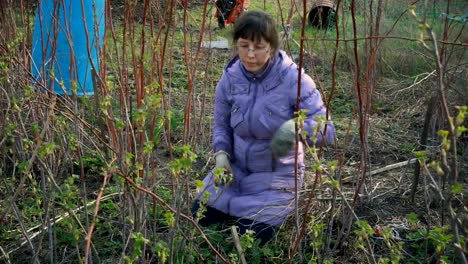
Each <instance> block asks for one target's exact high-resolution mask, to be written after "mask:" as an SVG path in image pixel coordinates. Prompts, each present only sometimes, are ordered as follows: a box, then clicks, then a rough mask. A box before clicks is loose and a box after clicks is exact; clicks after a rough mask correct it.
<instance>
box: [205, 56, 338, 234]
mask: <svg viewBox="0 0 468 264" xmlns="http://www.w3.org/2000/svg"><path fill="white" fill-rule="evenodd" d="M297 69H298V67H297V65H296V64H295V63H294V62H293V61H292V60H291V59H290V58H289V57H288V56H287V55H286V53H285V52H283V51H279V52H278V53H277V55H276V56H275V57H274V59H273V60H270V62H269V64H268V66H267V67H266V69H265V70H264V71H263V72H262V73H260V74H256V75H254V74H252V73H250V72H247V71H246V70H245V69H244V67H243V66H242V64H241V63H240V60H239V58H238V57H236V58H234V59H233V60H232V61H231V62H230V63H229V64H228V65H227V67H226V69H225V71H224V73H223V76H222V77H221V80H220V81H219V83H218V86H217V87H216V95H215V110H214V130H213V148H214V152H217V151H220V150H223V151H225V152H227V153H229V155H230V157H231V166H232V169H233V174H234V182H233V183H232V184H230V185H229V186H216V185H215V184H214V182H213V174H212V173H210V174H208V176H206V178H205V179H204V180H203V182H204V184H205V185H204V187H203V189H202V190H201V191H202V192H203V191H208V192H209V193H210V194H209V200H208V203H207V205H208V206H211V207H213V208H216V209H218V210H220V211H222V212H224V213H226V214H229V215H232V216H236V217H245V218H248V219H251V220H254V221H259V222H263V223H266V224H270V225H274V226H279V225H281V224H282V223H283V222H284V221H285V220H286V219H287V217H288V215H289V214H290V213H291V211H292V209H293V208H294V203H293V201H294V182H295V180H294V155H295V152H294V148H292V149H291V150H290V151H289V153H288V154H287V155H286V156H285V157H282V158H279V159H275V158H273V155H272V152H271V148H270V143H271V139H272V137H273V135H274V133H275V131H276V130H277V129H278V128H279V127H280V126H281V124H283V123H284V122H285V121H287V120H289V119H291V118H293V117H294V111H295V105H296V98H297V81H298V70H297ZM301 81H302V84H301V104H300V108H301V109H307V110H308V111H307V113H306V114H307V120H305V122H304V127H303V128H304V129H305V130H306V131H308V132H309V135H312V134H313V130H314V128H315V126H316V124H317V122H316V121H315V117H317V116H325V114H326V108H325V105H324V103H323V101H322V98H321V95H320V93H319V91H318V90H317V89H316V88H315V83H314V81H313V80H312V79H311V78H310V76H308V75H307V74H304V73H303V74H302V76H301ZM334 137H335V128H334V126H333V124H332V122H331V121H330V120H329V121H328V126H327V131H326V135H323V134H322V133H320V134H319V135H318V139H317V144H318V145H323V144H325V143H331V142H332V141H333V139H334ZM308 141H309V144H310V143H311V142H310V140H308ZM298 165H299V175H298V176H299V179H298V180H299V184H302V178H303V174H304V151H303V143H302V142H300V143H299V153H298ZM299 186H301V185H299ZM199 199H201V197H199Z"/></svg>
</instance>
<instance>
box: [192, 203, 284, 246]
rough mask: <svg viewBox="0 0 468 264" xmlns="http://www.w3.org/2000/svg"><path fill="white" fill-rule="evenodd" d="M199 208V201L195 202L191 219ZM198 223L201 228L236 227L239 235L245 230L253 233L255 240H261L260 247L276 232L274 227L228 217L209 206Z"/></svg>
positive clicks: (276, 228) (276, 229)
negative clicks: (213, 226)
mask: <svg viewBox="0 0 468 264" xmlns="http://www.w3.org/2000/svg"><path fill="white" fill-rule="evenodd" d="M199 208H200V204H199V201H196V202H195V203H194V204H193V206H192V215H193V217H195V214H196V213H197V211H198V209H199ZM198 223H199V224H200V225H202V226H210V225H213V224H221V225H236V226H237V227H238V228H239V233H240V234H244V233H245V232H246V231H247V230H252V231H254V232H255V238H257V239H260V240H261V242H260V245H264V244H265V243H266V242H268V241H270V240H271V239H272V238H273V236H274V235H275V234H276V232H277V231H278V227H276V226H272V225H268V224H265V223H262V222H255V221H253V220H250V219H246V218H239V217H235V216H232V215H228V214H225V213H223V212H221V211H219V210H217V209H215V208H213V207H210V206H206V212H205V214H204V216H203V218H201V219H200V221H199V222H198Z"/></svg>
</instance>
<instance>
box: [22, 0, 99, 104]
mask: <svg viewBox="0 0 468 264" xmlns="http://www.w3.org/2000/svg"><path fill="white" fill-rule="evenodd" d="M83 11H84V12H83ZM104 11H105V0H42V1H40V3H39V5H38V8H37V11H36V19H35V24H34V32H33V41H32V59H33V60H32V64H31V70H32V74H33V76H34V83H35V84H37V83H38V82H40V83H42V84H43V85H45V87H46V90H50V91H53V93H55V94H60V95H63V94H68V95H72V91H73V90H74V89H76V94H77V95H78V96H84V95H93V94H94V87H93V80H92V69H93V68H94V69H95V71H96V72H98V69H99V54H100V52H99V51H100V48H101V46H102V42H103V37H104V25H105V15H104ZM87 33H88V34H87ZM52 80H54V81H52ZM36 86H37V85H36ZM37 87H42V86H37Z"/></svg>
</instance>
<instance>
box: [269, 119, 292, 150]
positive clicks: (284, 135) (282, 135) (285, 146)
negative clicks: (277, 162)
mask: <svg viewBox="0 0 468 264" xmlns="http://www.w3.org/2000/svg"><path fill="white" fill-rule="evenodd" d="M295 143H296V128H295V123H294V119H290V120H288V121H286V122H284V123H283V124H282V125H281V126H280V127H279V128H278V130H276V132H275V134H274V135H273V139H272V140H271V145H270V146H271V151H272V152H273V156H274V157H276V158H281V157H284V156H285V155H286V154H288V152H289V151H290V150H291V149H292V148H293V146H294V144H295Z"/></svg>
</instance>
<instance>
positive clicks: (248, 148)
mask: <svg viewBox="0 0 468 264" xmlns="http://www.w3.org/2000/svg"><path fill="white" fill-rule="evenodd" d="M253 80H254V84H255V87H254V89H255V92H254V97H253V100H252V105H251V107H250V113H249V121H248V122H249V133H250V135H252V138H253V137H254V134H253V132H252V112H253V109H254V106H255V103H256V102H257V93H258V83H257V82H256V79H255V78H254V79H253ZM253 144H254V142H253V141H252V142H250V144H249V146H248V147H247V151H246V153H245V155H244V157H245V165H246V166H245V167H246V169H247V171H248V172H250V170H249V164H248V161H249V153H250V148H251V147H252V145H253Z"/></svg>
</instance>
